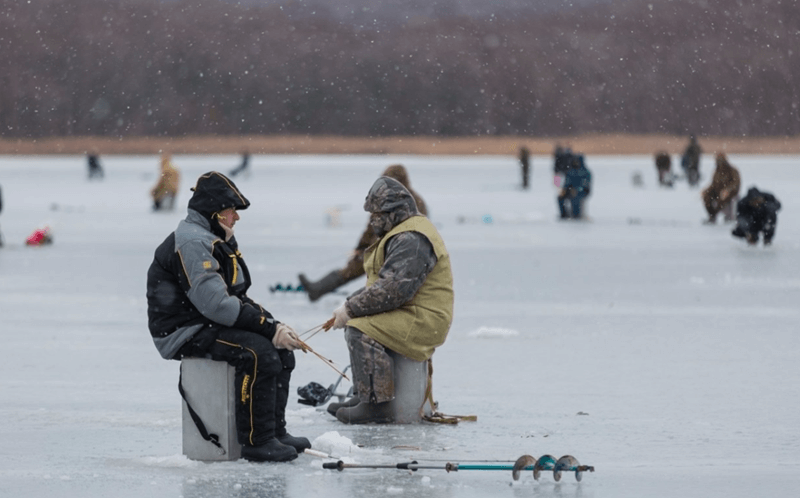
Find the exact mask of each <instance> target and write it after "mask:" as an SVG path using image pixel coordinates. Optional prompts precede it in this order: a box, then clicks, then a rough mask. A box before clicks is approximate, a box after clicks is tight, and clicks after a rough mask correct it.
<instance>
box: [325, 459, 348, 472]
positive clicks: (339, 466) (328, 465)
mask: <svg viewBox="0 0 800 498" xmlns="http://www.w3.org/2000/svg"><path fill="white" fill-rule="evenodd" d="M322 468H323V469H330V470H338V471H339V472H341V471H343V470H344V462H343V461H341V460H339V461H338V462H325V463H323V464H322Z"/></svg>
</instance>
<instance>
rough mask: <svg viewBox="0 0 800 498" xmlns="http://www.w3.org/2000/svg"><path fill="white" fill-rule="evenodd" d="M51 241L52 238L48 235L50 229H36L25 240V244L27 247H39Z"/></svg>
mask: <svg viewBox="0 0 800 498" xmlns="http://www.w3.org/2000/svg"><path fill="white" fill-rule="evenodd" d="M52 241H53V238H52V236H51V235H50V228H48V227H44V228H37V229H36V230H34V231H33V233H32V234H30V235H29V236H28V238H27V239H26V240H25V243H26V244H27V245H29V246H40V245H44V244H49V243H51V242H52Z"/></svg>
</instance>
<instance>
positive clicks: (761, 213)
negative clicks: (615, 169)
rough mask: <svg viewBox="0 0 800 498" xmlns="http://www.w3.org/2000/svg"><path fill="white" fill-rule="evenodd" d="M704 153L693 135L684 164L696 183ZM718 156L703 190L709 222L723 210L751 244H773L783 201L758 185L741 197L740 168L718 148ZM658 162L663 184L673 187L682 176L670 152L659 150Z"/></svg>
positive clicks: (735, 231) (689, 180) (690, 179)
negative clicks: (760, 241)
mask: <svg viewBox="0 0 800 498" xmlns="http://www.w3.org/2000/svg"><path fill="white" fill-rule="evenodd" d="M701 154H702V148H701V147H700V144H699V143H698V141H697V137H695V136H694V135H690V137H689V144H688V145H687V146H686V149H685V150H684V152H683V155H682V156H681V168H682V169H683V171H684V177H685V178H686V181H687V183H688V184H689V186H692V187H694V186H696V185H697V184H698V183H699V182H700V178H701V175H700V155H701ZM715 160H716V169H715V170H714V175H713V177H712V178H711V184H710V185H709V186H708V187H707V188H706V189H704V190H703V191H702V194H701V195H702V199H703V205H704V206H705V209H706V212H707V213H708V218H707V219H706V220H705V223H707V224H714V223H716V222H717V216H718V215H719V214H720V213H722V214H723V217H724V220H725V221H726V222H733V221H735V222H736V227H735V228H734V229H733V231H732V232H731V234H732V235H733V236H734V237H740V238H743V239H745V240H746V241H747V243H748V244H750V245H756V244H758V241H759V240H760V239H761V240H763V243H764V245H770V244H772V238H773V237H774V236H775V227H776V225H777V221H778V215H777V213H778V211H779V210H780V208H781V203H780V202H779V201H778V199H777V198H776V197H775V196H774V195H773V194H771V193H770V192H766V191H761V190H759V189H758V188H757V187H751V188H750V189H748V191H747V194H746V195H745V196H744V197H743V198H741V199H740V198H739V191H740V189H741V176H740V174H739V170H737V169H736V168H735V167H734V166H732V165H731V163H730V162H729V161H728V158H727V156H726V155H725V153H723V152H718V153H717V154H716V157H715ZM655 163H656V171H657V172H658V181H659V184H660V185H662V186H664V187H672V186H673V185H674V182H675V180H676V179H678V178H679V177H676V176H675V175H674V174H673V173H672V171H671V159H670V155H669V154H668V153H667V152H658V153H657V154H656V156H655Z"/></svg>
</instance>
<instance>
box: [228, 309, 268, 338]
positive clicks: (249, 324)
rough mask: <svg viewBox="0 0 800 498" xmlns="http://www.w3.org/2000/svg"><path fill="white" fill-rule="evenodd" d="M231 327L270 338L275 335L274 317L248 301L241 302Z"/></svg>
mask: <svg viewBox="0 0 800 498" xmlns="http://www.w3.org/2000/svg"><path fill="white" fill-rule="evenodd" d="M233 328H235V329H242V330H247V331H249V332H255V333H256V334H261V335H263V336H264V337H266V338H267V339H270V340H271V339H272V338H273V337H274V335H275V319H273V318H272V315H271V314H270V313H269V312H268V311H266V310H264V309H263V308H261V307H260V306H259V307H256V306H253V305H252V304H249V303H242V308H241V309H240V310H239V317H238V318H237V319H236V322H235V323H234V324H233Z"/></svg>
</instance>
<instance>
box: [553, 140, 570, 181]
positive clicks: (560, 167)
mask: <svg viewBox="0 0 800 498" xmlns="http://www.w3.org/2000/svg"><path fill="white" fill-rule="evenodd" d="M571 162H572V149H570V148H569V147H566V148H565V147H561V146H560V145H557V146H556V150H555V152H553V185H555V186H556V187H562V186H563V185H564V175H565V174H566V173H567V170H568V169H569V165H570V163H571Z"/></svg>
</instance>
